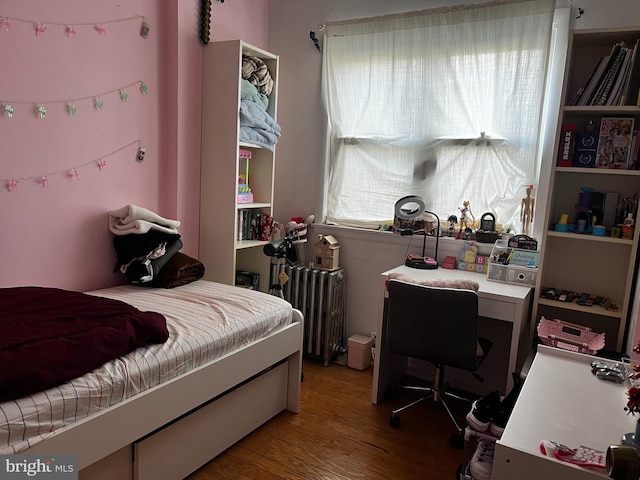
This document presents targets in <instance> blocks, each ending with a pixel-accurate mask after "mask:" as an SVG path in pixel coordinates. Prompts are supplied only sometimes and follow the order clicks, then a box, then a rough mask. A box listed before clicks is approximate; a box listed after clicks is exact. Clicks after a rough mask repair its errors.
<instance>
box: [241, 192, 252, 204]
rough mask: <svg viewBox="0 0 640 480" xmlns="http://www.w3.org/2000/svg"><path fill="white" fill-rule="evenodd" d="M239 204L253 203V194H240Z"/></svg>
mask: <svg viewBox="0 0 640 480" xmlns="http://www.w3.org/2000/svg"><path fill="white" fill-rule="evenodd" d="M238 203H253V193H239V194H238Z"/></svg>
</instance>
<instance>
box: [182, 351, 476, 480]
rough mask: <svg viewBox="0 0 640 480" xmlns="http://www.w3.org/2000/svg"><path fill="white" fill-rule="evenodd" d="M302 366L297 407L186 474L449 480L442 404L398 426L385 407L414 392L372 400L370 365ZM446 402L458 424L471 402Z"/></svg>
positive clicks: (454, 460) (204, 477)
mask: <svg viewBox="0 0 640 480" xmlns="http://www.w3.org/2000/svg"><path fill="white" fill-rule="evenodd" d="M303 370H304V381H303V383H302V393H301V408H300V413H298V414H293V413H291V412H282V413H280V414H279V415H277V416H276V417H275V418H273V419H272V420H271V421H269V422H268V423H267V424H265V425H263V426H262V427H260V428H259V429H258V430H256V431H255V432H253V433H252V434H250V435H248V436H247V437H246V438H244V439H243V440H241V441H240V442H238V443H237V444H236V445H234V446H232V447H231V448H229V449H228V450H227V451H226V452H224V453H222V454H221V455H219V456H218V457H217V458H215V459H214V460H212V461H211V462H209V463H207V464H206V465H204V466H203V467H202V468H200V469H199V470H198V471H196V472H194V473H193V474H192V475H190V476H189V477H188V479H189V480H211V479H214V478H215V479H216V480H218V479H222V480H227V479H235V480H245V479H258V478H259V479H261V480H272V479H295V480H297V479H307V480H308V479H314V480H323V479H327V480H329V479H331V480H347V479H359V478H363V479H368V480H369V479H371V480H389V479H402V480H413V479H415V480H425V479H426V480H430V479H434V480H442V479H446V478H451V479H454V478H455V473H456V468H457V467H458V465H459V464H460V463H461V462H462V460H463V453H462V450H460V449H456V448H453V447H452V446H451V445H450V444H449V437H450V436H451V434H452V433H455V427H454V426H453V424H452V423H451V420H450V419H449V417H448V416H447V413H446V411H445V409H444V407H443V406H442V405H440V404H438V403H435V402H432V401H429V402H425V403H423V404H421V405H418V406H416V407H413V408H411V409H409V410H407V411H405V412H402V415H401V418H402V425H401V426H400V427H399V428H393V427H391V426H390V425H389V417H390V415H391V410H392V409H393V408H394V407H395V406H399V405H403V404H405V403H408V402H409V401H411V400H412V399H413V398H415V395H416V394H415V393H412V392H406V393H405V392H401V393H400V394H399V395H398V396H397V397H396V398H394V399H391V400H387V399H385V400H384V401H383V402H381V403H380V404H378V405H373V404H372V403H371V385H372V368H369V369H368V370H365V371H358V370H353V369H350V368H348V367H346V366H343V365H338V364H331V365H329V366H328V367H323V366H322V365H321V364H320V363H317V362H314V361H311V360H304V365H303ZM450 406H451V407H452V410H453V411H454V414H455V415H456V418H457V419H458V421H459V422H460V423H461V425H464V424H465V423H464V416H465V414H466V413H467V411H468V410H469V405H468V404H467V403H465V402H458V401H452V402H450Z"/></svg>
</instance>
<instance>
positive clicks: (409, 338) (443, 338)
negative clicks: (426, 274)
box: [384, 279, 492, 446]
mask: <svg viewBox="0 0 640 480" xmlns="http://www.w3.org/2000/svg"><path fill="white" fill-rule="evenodd" d="M388 291H389V300H388V305H387V321H386V326H385V332H384V339H385V342H386V346H387V349H388V350H389V351H390V352H391V353H393V354H397V355H402V356H405V357H412V358H417V359H421V360H426V361H428V362H430V363H431V364H433V365H434V366H435V372H434V379H433V385H432V386H430V387H424V386H407V385H400V386H397V387H398V388H405V389H409V390H415V391H422V392H426V394H425V395H424V396H423V397H421V398H419V399H418V400H415V401H413V402H411V403H410V404H408V405H405V406H403V407H400V408H397V409H395V410H393V413H392V414H391V419H390V424H391V426H393V427H397V426H399V425H400V417H399V415H398V414H399V413H400V412H402V411H403V410H406V409H407V408H410V407H412V406H414V405H417V404H418V403H420V402H423V401H425V400H429V399H431V398H433V400H434V401H439V402H441V403H442V405H443V406H444V408H445V409H446V411H447V413H448V414H449V417H450V418H451V420H452V421H453V423H454V425H455V426H456V428H457V434H456V435H453V436H452V437H451V443H452V444H453V445H454V446H462V439H463V436H462V435H463V428H461V427H460V425H459V424H458V422H457V421H456V419H455V417H454V416H453V413H452V412H451V409H450V408H449V406H448V405H447V402H446V398H447V397H451V398H455V399H458V400H464V401H468V402H470V403H471V400H469V399H467V398H464V397H461V396H459V395H456V394H454V393H451V392H448V391H446V390H445V385H444V372H445V367H454V368H459V369H462V370H467V371H468V372H470V373H471V374H473V375H474V376H475V377H476V379H478V381H481V382H482V381H484V379H483V378H482V377H481V376H480V375H479V374H478V373H477V370H478V367H479V366H480V364H481V363H482V361H483V360H484V359H485V357H486V356H487V353H488V352H489V350H490V349H491V345H492V342H490V341H489V340H486V339H482V338H478V330H477V329H478V295H477V294H476V292H475V291H473V290H467V289H460V288H448V287H434V286H426V285H421V284H417V283H410V282H406V281H402V280H397V279H391V280H389V282H388Z"/></svg>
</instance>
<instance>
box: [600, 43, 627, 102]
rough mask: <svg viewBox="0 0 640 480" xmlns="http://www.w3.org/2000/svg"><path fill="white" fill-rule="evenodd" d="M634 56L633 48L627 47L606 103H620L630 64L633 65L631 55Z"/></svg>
mask: <svg viewBox="0 0 640 480" xmlns="http://www.w3.org/2000/svg"><path fill="white" fill-rule="evenodd" d="M632 56H633V50H632V49H631V48H625V52H624V59H623V60H622V64H621V65H620V71H619V72H618V76H617V78H616V81H615V83H614V84H613V88H612V89H611V93H610V94H609V96H608V98H607V101H606V103H605V105H620V99H621V98H622V91H623V89H624V88H625V86H626V84H627V79H628V78H629V66H630V65H631V57H632Z"/></svg>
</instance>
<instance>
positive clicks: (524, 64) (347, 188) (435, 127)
mask: <svg viewBox="0 0 640 480" xmlns="http://www.w3.org/2000/svg"><path fill="white" fill-rule="evenodd" d="M553 9H554V2H553V1H551V0H544V1H540V0H536V1H520V2H512V3H504V2H499V3H498V2H494V3H489V4H484V5H478V6H471V7H469V6H464V7H451V8H446V9H435V10H427V11H422V12H413V13H410V14H401V15H393V16H388V17H380V18H374V19H366V20H356V21H353V22H340V23H334V24H328V25H327V31H326V36H325V70H324V71H325V84H326V97H327V111H328V114H329V127H330V149H329V150H330V175H329V179H328V185H327V212H326V213H327V215H326V221H327V222H328V223H334V224H338V225H349V226H357V227H369V228H377V227H378V225H380V224H383V223H389V222H390V221H391V220H392V218H393V208H394V204H395V202H396V200H397V199H399V198H400V197H403V196H405V195H420V196H422V197H423V198H424V200H425V203H426V205H427V209H428V210H432V211H435V212H436V213H438V215H439V216H440V217H441V218H444V219H446V218H447V217H448V216H449V215H457V216H459V213H460V212H459V208H460V207H462V204H463V201H465V200H468V201H470V203H471V211H472V212H473V213H474V215H475V217H476V219H479V218H480V216H481V214H482V213H484V212H492V213H493V214H494V215H495V216H496V218H497V220H498V221H499V222H501V223H503V224H505V223H508V224H511V225H512V226H513V227H514V228H515V229H516V230H519V223H520V218H519V213H520V208H521V204H522V199H523V197H524V196H525V191H526V187H527V186H529V185H535V184H536V183H537V179H536V177H537V172H538V171H539V165H537V158H538V149H539V137H540V135H539V132H540V129H541V116H542V113H541V112H542V103H543V92H544V89H545V79H546V69H547V62H548V57H549V42H550V37H551V26H552V20H553Z"/></svg>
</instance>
